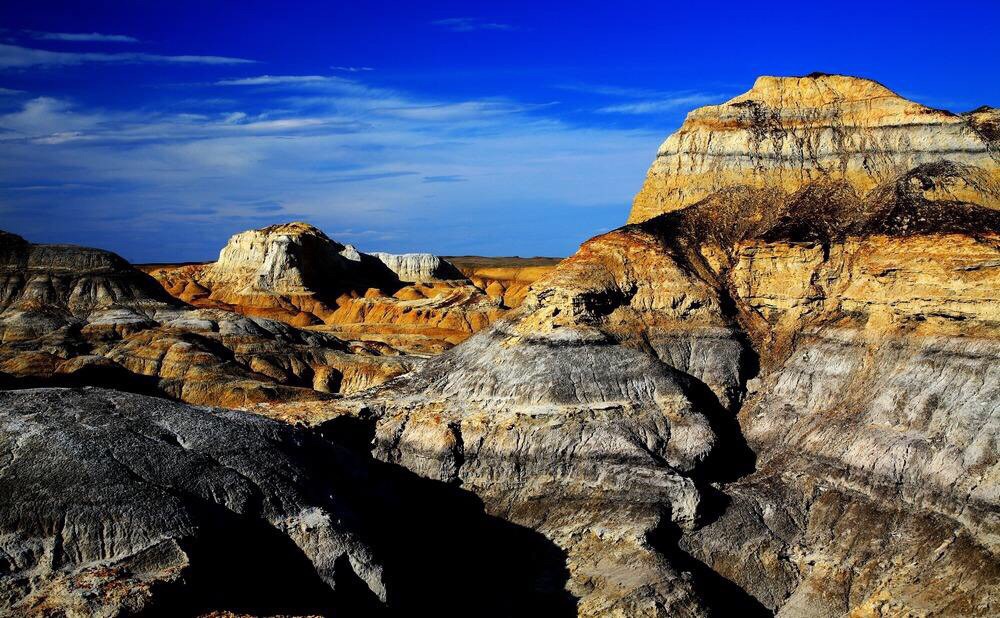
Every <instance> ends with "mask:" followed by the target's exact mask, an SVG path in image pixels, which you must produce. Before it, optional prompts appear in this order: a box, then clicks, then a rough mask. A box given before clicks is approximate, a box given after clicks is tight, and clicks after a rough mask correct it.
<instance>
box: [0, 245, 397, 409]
mask: <svg viewBox="0 0 1000 618" xmlns="http://www.w3.org/2000/svg"><path fill="white" fill-rule="evenodd" d="M0 241H2V242H0V246H2V253H0V259H2V262H0V376H3V379H4V381H5V382H6V383H8V384H12V385H30V384H43V385H44V384H53V383H55V384H94V383H96V384H105V385H109V386H116V387H119V388H131V389H134V390H140V391H142V392H156V393H161V394H165V395H168V396H170V397H174V398H177V399H181V400H184V401H187V402H191V403H196V404H211V405H222V406H227V407H244V406H247V405H251V404H254V403H258V402H261V401H274V400H291V399H296V400H301V399H316V398H318V397H323V396H324V394H323V393H324V392H353V391H355V390H360V389H362V388H366V387H368V386H371V385H373V384H376V383H380V382H382V381H385V380H386V379H389V378H391V377H394V376H396V375H399V374H401V373H404V372H406V371H408V370H409V369H410V368H411V367H412V366H413V363H414V362H416V361H415V360H413V359H408V358H405V357H399V356H381V355H380V350H378V349H372V348H368V347H364V346H357V345H354V346H351V345H349V344H347V343H345V342H343V341H341V340H339V339H336V338H335V337H332V336H330V335H328V334H323V333H315V332H308V331H302V330H298V329H295V328H292V327H290V326H288V325H287V324H283V323H281V322H276V321H272V320H266V319H261V318H250V317H242V316H239V315H236V314H233V313H230V312H226V311H220V310H212V309H194V308H192V307H190V306H187V305H185V304H183V303H181V302H179V301H177V300H176V299H174V298H172V297H171V296H169V295H168V294H166V293H165V292H164V291H163V289H162V288H160V286H158V285H157V283H156V282H155V281H154V280H153V279H151V278H150V277H148V276H146V275H144V274H143V273H141V272H139V271H137V270H135V269H134V268H132V267H131V266H130V265H129V264H128V263H127V262H125V261H124V260H122V259H121V258H120V257H118V256H116V255H114V254H112V253H109V252H106V251H100V250H97V249H88V248H83V247H74V246H63V245H32V244H30V243H28V242H26V241H24V240H23V239H22V238H20V237H17V236H14V235H12V234H6V233H3V236H2V238H0Z"/></svg>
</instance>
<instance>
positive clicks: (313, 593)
mask: <svg viewBox="0 0 1000 618" xmlns="http://www.w3.org/2000/svg"><path fill="white" fill-rule="evenodd" d="M0 453H2V461H0V464H2V465H0V492H2V494H3V496H4V499H3V506H2V508H0V562H2V564H3V569H2V570H0V613H5V614H8V615H68V616H118V615H135V614H139V613H143V612H147V613H148V612H159V613H161V614H162V615H184V614H190V613H199V612H204V611H209V610H227V609H228V610H254V611H255V612H256V611H264V612H268V611H269V612H272V613H273V612H280V611H286V612H297V613H298V612H303V611H306V612H323V613H328V612H330V611H332V610H334V609H337V608H340V609H343V610H345V611H348V610H352V611H359V610H360V608H363V607H374V606H378V605H380V604H381V602H384V601H385V600H386V599H387V591H386V588H385V584H384V580H383V567H382V565H381V563H380V562H379V560H378V559H377V558H376V556H375V554H374V552H373V551H372V549H371V547H370V546H369V545H368V544H367V543H365V542H364V541H362V540H361V539H360V538H359V536H358V534H357V530H358V524H357V520H358V519H359V511H358V507H357V505H356V504H352V499H351V498H352V497H351V496H350V493H351V491H352V490H349V489H348V490H344V491H343V492H342V491H341V488H342V487H345V486H346V487H350V486H351V485H352V484H355V483H356V481H355V480H354V479H353V477H355V476H358V475H360V474H363V473H364V469H363V468H362V469H355V468H357V467H358V462H356V461H353V460H352V459H351V457H350V455H349V454H348V453H346V452H343V451H338V449H337V448H336V447H333V446H332V445H330V444H327V443H323V442H321V441H318V440H311V439H308V438H307V436H304V435H302V434H301V433H299V432H296V431H295V430H293V429H292V428H290V427H288V426H287V425H283V424H280V423H276V422H273V421H268V420H266V419H262V418H260V417H256V416H253V415H247V414H240V413H236V412H224V411H219V410H216V411H212V410H209V409H204V408H191V407H188V406H185V405H181V404H176V403H172V402H168V401H165V400H162V399H156V398H151V397H142V396H138V395H131V394H127V393H119V392H115V391H104V390H93V389H85V390H62V389H42V390H25V391H14V392H2V391H0ZM317 461H324V462H325V464H324V465H325V468H319V467H317V466H316V465H315V463H316V462H317ZM342 493H343V494H348V497H347V498H345V496H344V495H341V494H342Z"/></svg>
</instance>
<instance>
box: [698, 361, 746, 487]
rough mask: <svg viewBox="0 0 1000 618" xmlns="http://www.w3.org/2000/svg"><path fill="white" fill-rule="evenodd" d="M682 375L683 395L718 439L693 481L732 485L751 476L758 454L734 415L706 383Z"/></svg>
mask: <svg viewBox="0 0 1000 618" xmlns="http://www.w3.org/2000/svg"><path fill="white" fill-rule="evenodd" d="M683 375H684V376H685V377H686V378H687V379H686V380H684V381H683V383H682V388H683V390H684V394H685V395H686V396H687V398H688V400H689V401H691V403H692V404H694V405H695V406H696V407H697V409H698V410H700V411H701V412H702V413H703V414H704V415H705V416H706V417H707V418H708V422H709V424H710V425H711V427H712V431H713V432H714V433H715V436H716V438H717V443H716V445H715V448H713V449H712V452H711V453H710V454H709V456H708V457H707V458H706V459H705V461H704V462H702V464H701V465H699V466H698V468H697V470H696V471H695V474H694V475H693V476H694V480H695V481H696V482H699V483H708V482H716V481H717V482H731V481H735V480H737V479H739V478H742V477H744V476H746V475H748V474H751V473H752V472H753V471H754V469H755V467H756V465H757V455H756V453H754V452H753V449H751V448H750V446H749V445H748V444H747V441H746V438H745V437H743V431H742V429H741V428H740V424H739V421H738V420H737V419H736V414H735V412H733V411H730V410H727V409H726V408H725V407H724V406H723V405H722V403H721V402H720V401H719V398H718V397H717V396H716V394H715V393H714V392H713V391H712V389H711V388H709V387H708V385H706V384H705V383H704V382H702V381H700V380H698V379H696V378H694V377H693V376H691V375H689V374H683Z"/></svg>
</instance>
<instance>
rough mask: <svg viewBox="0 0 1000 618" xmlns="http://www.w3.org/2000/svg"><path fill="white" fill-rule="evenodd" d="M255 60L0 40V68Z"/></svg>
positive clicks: (224, 62) (235, 62)
mask: <svg viewBox="0 0 1000 618" xmlns="http://www.w3.org/2000/svg"><path fill="white" fill-rule="evenodd" d="M253 62H256V61H255V60H247V59H245V58H229V57H226V56H163V55H159V54H145V53H139V52H127V53H110V54H109V53H98V52H57V51H51V50H47V49H36V48H32V47H21V46H18V45H5V44H0V68H27V67H36V66H73V65H80V64H90V63H101V64H219V65H225V64H249V63H253Z"/></svg>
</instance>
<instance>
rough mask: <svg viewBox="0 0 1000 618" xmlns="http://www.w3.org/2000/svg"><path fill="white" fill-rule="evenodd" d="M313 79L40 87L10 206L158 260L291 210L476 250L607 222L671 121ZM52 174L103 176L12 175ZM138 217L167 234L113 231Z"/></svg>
mask: <svg viewBox="0 0 1000 618" xmlns="http://www.w3.org/2000/svg"><path fill="white" fill-rule="evenodd" d="M258 77H264V76H258ZM270 77H275V76H270ZM279 77H280V76H279ZM321 77H322V76H321ZM241 79H252V78H241ZM306 84H308V82H307V83H306ZM315 84H316V85H308V90H303V83H302V82H294V81H292V82H283V83H277V84H268V83H259V84H258V87H261V88H265V87H267V88H271V90H269V92H268V96H266V97H261V96H257V92H256V91H253V90H251V85H250V84H247V85H246V87H247V91H246V92H244V90H243V89H241V88H236V87H230V86H219V89H222V88H226V89H227V92H230V93H233V95H234V97H233V99H232V103H231V104H226V103H225V102H218V101H215V100H214V99H213V97H212V93H210V92H209V93H206V100H207V101H211V104H206V105H204V106H201V107H198V106H196V99H190V100H189V99H184V100H185V101H189V102H188V103H185V105H184V107H183V108H182V109H180V111H178V110H179V108H178V107H177V106H176V104H174V105H171V106H170V108H166V109H163V110H159V111H158V110H156V109H155V108H150V107H143V108H141V109H107V108H99V107H93V106H87V105H83V104H80V103H76V102H73V101H70V100H67V99H57V98H53V97H33V98H29V99H27V100H26V101H24V102H22V103H21V104H20V105H19V106H18V107H17V109H16V110H14V111H11V112H8V113H0V213H2V214H0V218H3V219H4V220H5V222H7V221H9V222H10V223H9V225H10V226H11V227H13V226H17V227H16V229H17V230H18V231H19V232H23V233H24V234H26V235H28V236H29V237H30V236H32V235H38V236H39V237H46V236H48V237H50V238H51V237H53V234H57V233H58V234H60V235H61V238H63V239H64V240H68V241H72V240H77V241H78V242H83V243H89V244H91V245H98V246H101V245H107V246H109V247H110V248H119V249H120V250H122V251H124V252H125V253H126V255H127V256H128V257H131V258H134V259H146V260H155V259H169V258H171V257H173V258H174V259H180V257H189V258H192V259H195V258H200V257H208V256H209V255H210V253H211V252H208V253H203V252H204V251H205V249H204V248H205V247H214V244H215V243H216V241H218V243H220V244H221V243H222V242H224V241H225V237H226V236H228V235H229V234H232V233H234V232H236V231H239V230H241V229H247V228H249V227H259V226H262V225H268V224H271V223H277V222H280V221H282V220H287V219H289V218H301V219H307V220H310V221H313V222H314V223H316V224H317V225H320V226H321V227H325V228H328V229H329V230H335V231H336V230H341V232H343V233H340V232H338V233H335V234H333V237H334V238H338V237H341V236H343V237H345V238H349V237H350V234H352V233H353V234H359V236H357V240H358V241H359V242H363V243H365V245H366V246H365V247H362V249H367V250H377V249H384V250H394V251H413V250H419V249H421V248H423V249H428V248H430V249H443V248H445V247H449V248H450V250H451V251H457V252H462V251H466V252H467V251H472V250H474V248H475V247H483V246H485V244H484V243H489V242H493V240H492V239H494V238H495V235H496V233H495V230H499V229H502V230H505V235H506V234H508V233H509V235H510V237H512V238H516V239H517V240H516V242H518V243H521V245H519V246H527V245H528V244H530V242H536V241H538V240H537V239H535V240H532V238H531V234H532V232H530V231H525V230H524V229H523V219H524V218H528V219H530V218H531V217H535V216H541V215H540V214H539V213H542V212H548V213H552V212H556V213H560V215H559V216H565V218H566V220H572V221H574V223H573V224H572V225H575V227H574V228H573V229H574V230H576V231H574V232H572V233H571V234H569V235H568V236H567V237H566V245H567V247H566V251H569V250H571V248H572V246H571V245H572V244H573V243H575V242H579V241H582V240H583V239H584V238H585V237H586V235H587V234H589V232H590V231H591V230H592V229H593V228H594V227H595V226H592V225H590V223H589V222H591V221H592V220H593V217H594V216H595V215H587V214H585V212H597V210H596V209H600V208H603V209H607V210H606V211H605V212H611V213H612V218H616V217H618V218H623V217H624V213H625V212H627V208H628V207H627V204H628V200H629V198H630V196H631V194H632V193H633V192H634V191H635V189H636V187H637V186H639V184H640V183H641V180H642V173H643V170H645V169H646V167H647V166H648V161H649V159H650V158H652V156H653V154H654V152H655V149H656V146H657V144H658V143H659V142H660V141H661V140H662V139H663V132H662V131H661V130H645V129H642V130H640V129H619V128H601V127H595V126H578V125H574V124H571V123H569V122H567V121H564V120H561V119H559V118H557V117H554V116H552V115H550V114H548V113H547V111H546V110H547V109H548V108H546V107H544V106H538V105H536V104H530V103H524V102H519V101H516V100H475V99H473V100H462V99H458V100H441V99H439V98H434V97H428V96H423V95H418V94H414V93H412V92H408V91H405V90H400V89H388V88H384V87H379V86H375V85H372V84H369V83H366V82H365V81H363V80H360V79H347V78H345V77H331V78H330V81H323V82H316V83H315ZM202 86H203V85H199V86H198V87H199V88H201V87H202ZM238 95H243V96H238ZM512 178H516V179H517V181H516V182H512V181H511V179H512ZM47 184H48V185H53V186H55V185H60V186H67V187H68V186H73V185H83V184H87V185H92V186H94V187H95V188H94V189H91V190H88V191H76V190H66V191H65V192H62V193H59V196H60V198H59V199H58V200H53V199H51V195H52V192H53V191H55V189H52V190H45V191H28V190H15V189H14V188H13V187H15V186H16V187H22V186H37V185H47ZM5 187H8V188H5ZM277 205H280V208H279V207H278V206H277ZM501 212H502V213H506V214H505V215H504V218H503V219H500V220H493V219H491V218H490V217H493V216H494V215H493V214H492V213H501ZM547 216H551V215H547ZM616 220H617V219H616ZM53 221H54V222H55V223H51V222H53ZM484 221H486V222H488V223H489V225H485V224H483V222H484ZM577 221H579V223H578V224H577V223H575V222H577ZM70 222H72V225H71V224H70ZM124 224H127V225H128V226H129V227H128V229H129V230H130V231H133V232H134V234H135V235H139V236H141V235H144V234H145V235H156V236H157V237H162V238H164V239H167V240H164V244H160V245H156V246H155V247H153V246H151V245H148V244H142V243H133V244H132V245H130V246H129V247H125V246H124V245H122V244H116V243H127V242H131V241H126V240H121V234H120V230H121V226H122V225H124ZM53 226H54V227H53ZM456 226H457V227H456ZM463 226H464V227H463ZM415 229H420V230H422V231H421V232H420V234H418V235H415V234H414V233H413V230H415ZM484 229H489V230H494V232H490V233H483V230H484ZM360 230H377V231H378V232H377V234H372V235H370V236H369V235H365V236H361V235H360V232H359V231H360ZM216 237H218V238H217V239H216ZM115 239H118V240H115ZM193 239H199V240H197V242H195V240H193ZM538 242H541V241H538ZM496 250H500V249H499V248H498V249H496ZM504 250H509V251H516V250H517V249H516V248H510V247H508V248H506V249H504Z"/></svg>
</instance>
